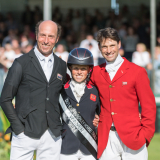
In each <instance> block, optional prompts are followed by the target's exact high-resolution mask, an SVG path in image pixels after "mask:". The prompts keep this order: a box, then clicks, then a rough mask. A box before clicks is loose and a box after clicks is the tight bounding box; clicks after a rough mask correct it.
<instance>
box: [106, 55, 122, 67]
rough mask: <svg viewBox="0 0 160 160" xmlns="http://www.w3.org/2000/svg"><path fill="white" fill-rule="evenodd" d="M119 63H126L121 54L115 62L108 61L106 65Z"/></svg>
mask: <svg viewBox="0 0 160 160" xmlns="http://www.w3.org/2000/svg"><path fill="white" fill-rule="evenodd" d="M118 61H124V59H123V58H122V57H121V56H120V54H118V56H117V58H116V59H115V61H113V62H108V61H107V60H106V65H109V64H112V65H115V64H116V63H117V62H118Z"/></svg>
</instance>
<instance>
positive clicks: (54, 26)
mask: <svg viewBox="0 0 160 160" xmlns="http://www.w3.org/2000/svg"><path fill="white" fill-rule="evenodd" d="M45 25H49V26H52V27H53V28H55V29H56V32H57V37H60V35H61V26H60V25H59V24H57V23H56V22H54V21H51V20H46V21H39V22H38V23H37V24H36V28H35V31H36V37H37V35H38V32H39V29H40V27H43V26H45Z"/></svg>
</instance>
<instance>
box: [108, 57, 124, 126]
mask: <svg viewBox="0 0 160 160" xmlns="http://www.w3.org/2000/svg"><path fill="white" fill-rule="evenodd" d="M123 61H124V59H123V58H122V57H121V56H120V55H119V54H118V56H117V58H116V60H115V61H114V62H108V61H107V60H106V71H107V72H108V73H109V77H110V79H111V81H112V80H113V78H114V76H115V75H116V73H117V71H118V69H119V68H120V66H121V65H122V63H123ZM112 126H114V123H112Z"/></svg>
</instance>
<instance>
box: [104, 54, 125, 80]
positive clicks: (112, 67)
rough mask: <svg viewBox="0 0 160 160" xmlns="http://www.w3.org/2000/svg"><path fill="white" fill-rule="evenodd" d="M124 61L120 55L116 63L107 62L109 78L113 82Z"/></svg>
mask: <svg viewBox="0 0 160 160" xmlns="http://www.w3.org/2000/svg"><path fill="white" fill-rule="evenodd" d="M123 61H124V59H123V58H122V57H121V56H120V55H119V54H118V56H117V58H116V60H115V61H114V62H108V61H107V60H106V67H105V68H106V71H107V72H108V73H109V77H110V79H111V81H112V79H113V78H114V76H115V74H116V73H117V71H118V69H119V68H120V66H121V65H122V63H123Z"/></svg>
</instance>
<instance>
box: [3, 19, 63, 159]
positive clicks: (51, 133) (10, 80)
mask: <svg viewBox="0 0 160 160" xmlns="http://www.w3.org/2000/svg"><path fill="white" fill-rule="evenodd" d="M60 32H61V28H60V26H59V25H58V24H56V23H55V22H53V21H49V20H48V21H42V22H39V23H38V24H37V26H36V39H37V46H35V47H34V48H33V49H32V50H31V51H30V52H29V53H27V54H25V55H23V56H21V57H20V58H18V59H16V60H15V61H14V63H13V65H12V67H11V68H10V69H9V72H8V76H7V78H6V81H5V84H4V87H3V90H2V94H1V107H2V109H3V111H4V113H5V115H6V116H7V118H8V120H9V121H10V124H11V126H10V128H9V129H8V130H7V131H6V132H7V133H10V132H12V142H11V156H10V160H31V159H33V154H34V151H35V150H36V157H37V160H58V159H59V155H60V149H61V142H62V140H61V129H62V126H61V122H60V110H59V105H58V100H59V94H60V91H61V89H62V85H63V83H64V81H65V76H66V63H65V62H64V61H62V60H61V59H60V58H59V57H57V56H56V55H55V54H54V53H53V47H54V46H55V44H56V43H57V42H58V39H59V36H60ZM14 97H15V98H16V105H15V108H14V107H13V104H12V99H13V98H14Z"/></svg>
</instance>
